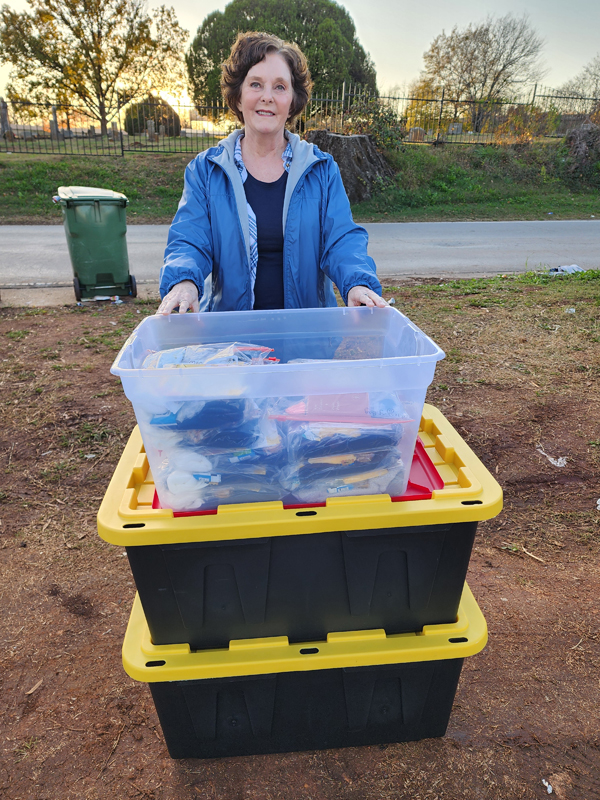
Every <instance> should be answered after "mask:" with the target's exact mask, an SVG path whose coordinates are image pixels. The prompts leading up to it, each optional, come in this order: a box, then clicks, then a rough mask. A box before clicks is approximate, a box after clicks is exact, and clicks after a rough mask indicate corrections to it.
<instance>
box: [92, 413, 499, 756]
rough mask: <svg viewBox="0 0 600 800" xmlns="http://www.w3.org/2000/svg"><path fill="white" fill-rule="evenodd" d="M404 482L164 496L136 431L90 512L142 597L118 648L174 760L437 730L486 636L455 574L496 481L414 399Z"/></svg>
mask: <svg viewBox="0 0 600 800" xmlns="http://www.w3.org/2000/svg"><path fill="white" fill-rule="evenodd" d="M418 428H419V431H418V433H419V442H418V443H417V448H416V450H415V454H414V458H413V461H412V468H411V470H410V471H409V470H407V478H406V490H405V491H404V493H403V494H402V496H401V497H398V498H393V499H392V497H390V495H389V494H381V495H366V496H364V495H363V496H350V497H340V496H333V497H331V496H330V497H329V498H328V499H327V501H326V502H325V503H320V504H318V503H317V504H313V505H312V506H311V507H309V508H306V507H302V508H298V507H297V506H295V507H286V506H285V505H284V503H283V502H281V501H274V502H267V503H248V504H232V505H221V506H219V508H218V509H216V510H208V512H206V511H204V512H203V511H200V513H198V512H196V513H190V512H189V511H180V512H174V511H173V510H172V509H168V508H162V507H161V504H160V502H159V501H158V497H157V492H156V487H155V484H154V480H153V477H152V470H151V468H150V463H149V460H148V457H147V454H146V452H145V448H144V445H143V443H142V438H141V435H140V432H139V430H137V429H136V430H135V431H134V433H133V434H132V436H131V438H130V441H129V443H128V444H127V447H126V448H125V451H124V453H123V456H122V458H121V461H120V463H119V465H118V467H117V470H116V471H115V474H114V476H113V479H112V481H111V484H110V486H109V488H108V491H107V493H106V496H105V498H104V501H103V503H102V506H101V508H100V512H99V515H98V529H99V533H100V535H101V536H102V538H104V539H105V540H106V541H109V542H111V543H113V544H115V545H121V546H125V547H126V549H127V554H128V557H129V560H130V564H131V567H132V571H133V574H134V578H135V581H136V585H137V589H138V592H139V599H136V602H135V604H134V608H133V611H132V615H131V619H130V624H129V627H128V630H127V634H126V638H125V643H124V647H123V663H124V666H125V669H126V670H127V672H128V674H130V675H131V676H132V677H133V678H135V679H136V680H141V681H145V682H148V683H149V685H150V688H151V691H152V694H153V697H154V701H155V704H156V708H157V712H158V714H159V718H160V721H161V725H162V727H163V732H164V735H165V739H166V742H167V746H168V748H169V752H170V754H171V755H172V757H174V758H183V757H214V756H224V755H240V754H251V753H267V752H284V751H288V750H300V749H314V748H320V747H339V746H344V745H361V744H374V743H381V742H393V741H406V740H410V739H419V738H424V737H431V736H442V735H443V734H444V732H445V730H446V726H447V723H448V719H449V715H450V711H451V707H452V702H453V699H454V693H455V691H456V686H457V682H458V678H459V675H460V671H461V667H462V663H463V659H464V658H465V657H468V656H471V655H473V654H475V653H476V652H478V651H479V650H481V649H482V648H483V647H484V646H485V642H486V638H487V633H486V626H485V620H484V619H483V616H482V615H481V612H480V611H479V609H478V607H477V604H476V603H475V601H474V599H473V597H472V595H471V593H470V591H469V589H468V587H467V586H466V584H465V583H464V581H465V576H466V571H467V567H468V562H469V558H470V553H471V547H472V543H473V538H474V536H475V531H476V528H477V523H478V521H480V520H484V519H489V518H491V517H493V516H495V515H496V514H497V513H499V511H500V509H501V506H502V493H501V490H500V487H499V486H498V484H497V482H496V481H495V480H494V478H493V477H492V476H491V475H490V473H489V472H488V471H487V470H486V469H485V467H484V466H483V465H482V464H481V462H480V461H479V460H478V459H477V457H476V456H475V455H474V453H473V452H472V451H471V450H470V448H469V447H468V446H467V445H466V443H465V442H464V441H463V440H462V439H461V438H460V436H459V435H458V434H457V432H456V431H455V430H454V428H452V426H451V425H450V424H449V423H448V422H447V420H445V418H444V417H443V415H442V414H441V413H440V412H439V411H437V410H436V409H434V408H432V407H431V406H427V405H425V406H424V407H423V411H422V414H420V420H419V423H418Z"/></svg>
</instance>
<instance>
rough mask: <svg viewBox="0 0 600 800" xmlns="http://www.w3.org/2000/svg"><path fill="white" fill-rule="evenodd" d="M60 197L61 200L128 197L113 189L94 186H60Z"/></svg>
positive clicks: (125, 199) (123, 198)
mask: <svg viewBox="0 0 600 800" xmlns="http://www.w3.org/2000/svg"><path fill="white" fill-rule="evenodd" d="M58 197H59V199H60V200H65V201H67V200H124V201H125V203H127V202H128V201H127V197H126V196H125V195H124V194H121V192H113V191H112V190H111V189H96V188H94V187H92V186H59V187H58Z"/></svg>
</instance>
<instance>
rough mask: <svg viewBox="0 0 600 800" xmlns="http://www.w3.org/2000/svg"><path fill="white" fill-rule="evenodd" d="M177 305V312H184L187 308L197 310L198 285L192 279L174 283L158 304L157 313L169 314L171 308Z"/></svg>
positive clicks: (198, 306)
mask: <svg viewBox="0 0 600 800" xmlns="http://www.w3.org/2000/svg"><path fill="white" fill-rule="evenodd" d="M177 306H179V313H180V314H185V312H186V311H187V310H188V309H189V310H191V311H199V310H200V304H199V301H198V287H197V286H196V284H195V283H194V281H181V283H177V284H175V286H174V287H173V288H172V289H171V291H170V292H169V294H167V295H165V297H164V298H163V301H162V303H161V304H160V305H159V307H158V310H157V312H156V313H157V314H170V313H171V311H173V309H175V308H177Z"/></svg>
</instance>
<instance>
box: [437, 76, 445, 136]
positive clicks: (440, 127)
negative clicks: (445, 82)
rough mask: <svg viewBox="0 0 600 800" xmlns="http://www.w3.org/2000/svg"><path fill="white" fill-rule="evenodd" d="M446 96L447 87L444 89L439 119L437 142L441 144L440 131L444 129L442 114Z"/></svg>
mask: <svg viewBox="0 0 600 800" xmlns="http://www.w3.org/2000/svg"><path fill="white" fill-rule="evenodd" d="M445 94H446V87H445V86H444V87H442V99H441V100H440V116H439V117H438V129H437V136H436V137H435V138H436V141H438V142H439V140H440V131H441V129H442V113H443V111H444V95H445Z"/></svg>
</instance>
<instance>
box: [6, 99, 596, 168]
mask: <svg viewBox="0 0 600 800" xmlns="http://www.w3.org/2000/svg"><path fill="white" fill-rule="evenodd" d="M382 120H383V121H384V124H385V125H387V126H388V129H389V128H392V129H394V131H395V133H396V134H397V135H396V138H397V139H399V138H402V139H403V140H404V141H406V142H409V143H415V144H419V143H433V142H445V143H456V144H458V143H463V144H464V143H468V144H492V143H494V144H509V143H514V142H521V141H531V140H534V139H535V140H539V141H544V140H547V141H551V140H553V139H556V138H560V137H564V136H565V135H566V134H567V133H568V132H569V131H570V130H572V129H573V128H576V127H578V126H579V125H581V124H582V123H584V122H587V121H592V122H597V123H600V98H586V97H577V96H565V95H564V94H561V93H560V92H558V91H556V90H553V89H547V88H544V87H540V86H537V85H536V86H532V87H529V88H528V89H526V90H524V91H523V92H522V93H521V94H520V95H519V96H517V97H512V98H505V99H502V100H494V101H486V100H481V101H473V100H465V99H462V98H456V97H452V95H451V93H449V92H446V91H445V90H444V89H441V90H440V91H439V92H436V93H431V94H421V93H419V94H415V93H410V92H402V93H398V94H394V95H388V96H381V95H375V94H372V93H369V92H366V91H364V90H363V89H361V88H360V87H354V86H347V85H346V84H344V85H343V86H342V87H340V89H339V90H338V91H336V92H334V93H331V94H328V95H326V96H323V97H313V98H311V100H310V102H309V103H308V105H307V107H306V109H305V111H304V112H303V114H302V116H301V118H300V119H299V120H297V122H296V129H297V130H298V132H299V133H301V134H303V133H306V132H307V131H309V130H312V129H323V128H325V129H328V130H330V131H333V132H336V133H356V132H364V131H369V130H370V129H371V126H373V125H374V124H377V123H378V122H381V121H382ZM0 123H1V128H0V152H13V153H31V154H33V153H50V154H52V153H54V154H69V155H82V156H90V155H92V156H101V155H106V156H123V155H125V153H127V152H157V153H197V152H200V151H202V150H205V149H206V148H207V147H209V146H210V145H211V144H213V143H215V142H216V141H218V140H219V139H221V138H223V137H224V136H226V135H227V134H228V133H229V132H230V131H231V130H233V129H234V128H236V127H239V122H238V121H237V119H236V118H235V117H234V116H233V115H232V114H231V112H230V111H229V110H228V109H227V108H226V107H225V106H224V105H223V104H222V103H220V104H214V105H207V106H182V105H169V104H168V103H167V102H166V101H164V100H160V99H158V98H148V99H147V100H144V101H142V102H138V103H129V104H126V105H123V107H119V108H118V109H117V110H116V112H115V114H114V116H113V118H112V119H111V120H110V121H109V122H108V123H107V125H106V129H105V131H104V132H102V130H101V126H100V123H99V121H98V120H97V119H94V118H92V117H90V116H89V115H88V114H87V113H86V112H85V110H84V109H81V108H77V107H76V106H65V105H59V104H57V105H49V104H48V105H36V104H33V103H9V104H7V103H4V102H3V101H0Z"/></svg>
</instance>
